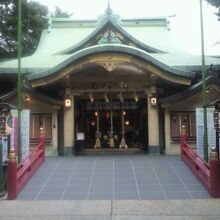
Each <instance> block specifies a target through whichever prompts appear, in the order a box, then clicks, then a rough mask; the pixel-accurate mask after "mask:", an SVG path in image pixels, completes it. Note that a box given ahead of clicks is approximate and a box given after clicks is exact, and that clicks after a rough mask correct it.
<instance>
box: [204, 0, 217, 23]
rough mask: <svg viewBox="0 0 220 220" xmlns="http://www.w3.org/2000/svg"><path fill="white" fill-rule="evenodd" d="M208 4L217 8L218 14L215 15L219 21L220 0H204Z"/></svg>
mask: <svg viewBox="0 0 220 220" xmlns="http://www.w3.org/2000/svg"><path fill="white" fill-rule="evenodd" d="M206 1H207V2H208V3H209V4H211V5H212V6H214V7H216V8H218V12H217V13H216V15H217V16H218V17H219V18H218V19H219V20H220V0H206Z"/></svg>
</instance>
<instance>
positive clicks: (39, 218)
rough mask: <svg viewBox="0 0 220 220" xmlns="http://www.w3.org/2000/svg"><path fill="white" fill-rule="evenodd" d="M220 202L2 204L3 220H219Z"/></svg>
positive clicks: (49, 202)
mask: <svg viewBox="0 0 220 220" xmlns="http://www.w3.org/2000/svg"><path fill="white" fill-rule="evenodd" d="M219 207H220V200H219V199H202V200H198V199H197V200H193V199H190V200H162V201H158V200H157V201H149V200H148V201H138V200H133V201H118V200H113V201H110V200H109V201H2V202H0V210H1V211H0V219H2V220H61V219H62V220H119V219H120V220H219V219H220V211H219Z"/></svg>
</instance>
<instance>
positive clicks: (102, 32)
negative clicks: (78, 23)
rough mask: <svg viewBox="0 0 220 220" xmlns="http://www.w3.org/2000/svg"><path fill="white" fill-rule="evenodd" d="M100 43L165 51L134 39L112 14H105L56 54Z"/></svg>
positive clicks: (157, 51)
mask: <svg viewBox="0 0 220 220" xmlns="http://www.w3.org/2000/svg"><path fill="white" fill-rule="evenodd" d="M106 35H107V36H106ZM101 43H121V44H125V45H133V46H135V47H137V48H140V49H142V50H144V51H146V52H148V53H165V52H164V51H161V50H159V49H156V48H154V47H151V46H149V45H146V44H145V43H143V42H142V41H140V40H138V39H136V38H135V37H133V36H132V35H131V34H129V33H128V32H127V31H126V30H125V29H124V28H123V27H122V26H121V25H120V24H119V22H118V21H117V20H116V19H115V18H114V17H113V16H107V17H106V18H105V19H104V20H103V21H102V22H101V23H100V24H99V26H98V27H97V28H96V29H95V30H94V31H93V32H92V33H91V34H89V35H88V36H87V37H86V38H84V39H83V40H82V41H80V42H79V43H77V44H75V45H73V46H72V47H70V48H68V49H65V50H63V51H60V52H59V53H58V54H72V53H74V52H76V51H78V50H81V49H84V48H86V47H90V46H93V45H96V44H101Z"/></svg>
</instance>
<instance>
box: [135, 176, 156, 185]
mask: <svg viewBox="0 0 220 220" xmlns="http://www.w3.org/2000/svg"><path fill="white" fill-rule="evenodd" d="M137 183H138V184H155V183H159V182H158V179H157V178H156V177H155V178H137Z"/></svg>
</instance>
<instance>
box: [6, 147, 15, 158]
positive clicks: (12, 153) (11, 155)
mask: <svg viewBox="0 0 220 220" xmlns="http://www.w3.org/2000/svg"><path fill="white" fill-rule="evenodd" d="M8 159H9V160H16V153H15V149H14V148H11V149H10V150H9V156H8Z"/></svg>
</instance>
